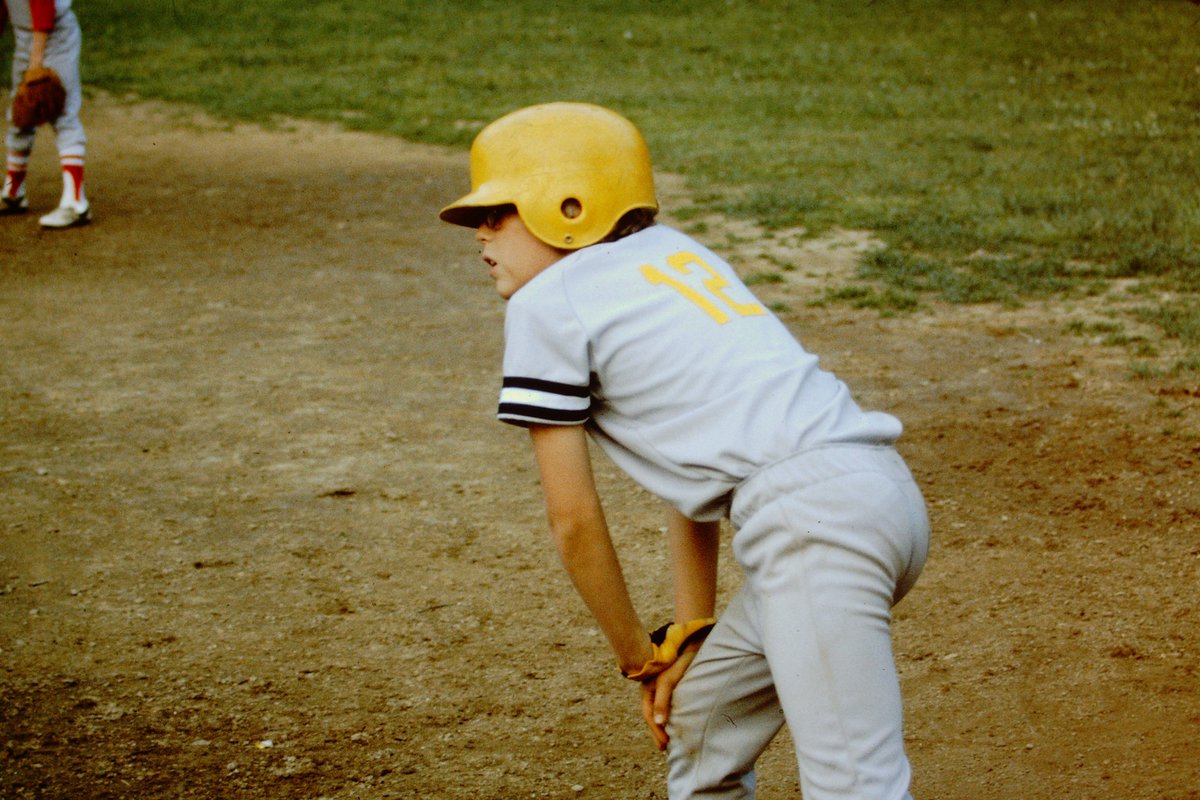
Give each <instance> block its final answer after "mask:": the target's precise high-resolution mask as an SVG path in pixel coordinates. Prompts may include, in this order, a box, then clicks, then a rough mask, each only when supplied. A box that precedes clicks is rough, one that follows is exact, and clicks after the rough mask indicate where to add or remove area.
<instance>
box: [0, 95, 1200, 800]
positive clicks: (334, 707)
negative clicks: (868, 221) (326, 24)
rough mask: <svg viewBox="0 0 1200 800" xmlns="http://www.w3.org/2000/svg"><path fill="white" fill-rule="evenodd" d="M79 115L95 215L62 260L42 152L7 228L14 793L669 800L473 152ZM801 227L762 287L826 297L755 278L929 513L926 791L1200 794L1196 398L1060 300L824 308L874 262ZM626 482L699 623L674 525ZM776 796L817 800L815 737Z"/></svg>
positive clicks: (1, 442)
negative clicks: (510, 352)
mask: <svg viewBox="0 0 1200 800" xmlns="http://www.w3.org/2000/svg"><path fill="white" fill-rule="evenodd" d="M85 121H86V123H87V124H88V132H89V138H90V145H89V147H90V159H89V165H88V175H89V193H90V195H91V199H92V201H93V204H94V207H95V212H96V222H95V224H93V225H92V226H90V227H88V228H85V229H80V230H73V231H66V232H57V233H43V232H41V231H39V230H38V228H37V223H36V217H37V215H38V214H39V213H43V212H44V211H45V210H46V209H49V208H50V207H51V206H52V205H53V203H54V201H55V200H56V199H57V196H58V192H59V183H58V177H57V174H56V167H55V163H54V153H53V145H52V141H51V138H50V137H49V136H46V137H43V138H42V139H41V140H40V142H39V150H38V151H37V152H36V153H35V159H34V164H33V167H32V174H31V178H30V184H29V186H30V191H31V192H32V198H33V203H34V207H35V208H34V212H33V213H32V214H30V215H28V216H26V217H24V218H20V219H12V218H7V219H2V220H0V341H2V342H3V344H4V351H3V362H2V363H0V491H2V494H3V497H4V498H5V502H4V504H3V506H0V795H2V796H4V797H9V798H79V797H89V798H135V797H136V798H152V797H171V798H243V797H244V798H275V797H278V798H284V797H286V798H297V797H306V798H318V797H325V798H339V799H340V798H356V797H364V798H365V797H370V798H400V797H405V798H407V797H436V798H464V799H465V798H470V799H471V800H478V798H527V797H550V798H555V797H559V798H574V797H582V798H597V799H599V798H612V799H613V800H617V799H618V798H619V799H620V800H629V798H639V797H640V798H655V797H657V798H662V797H664V796H665V791H664V781H663V763H662V760H661V757H660V756H659V754H658V753H657V751H656V750H655V749H654V748H653V746H652V745H651V743H650V740H649V737H648V736H647V735H646V734H645V732H644V731H643V730H642V724H641V722H640V718H639V714H638V710H637V704H636V692H635V689H634V687H632V686H630V685H627V682H625V681H623V680H622V679H621V678H620V677H619V676H618V675H617V674H616V670H615V668H614V666H613V663H612V660H611V658H610V656H609V654H608V652H607V650H606V646H605V644H604V642H603V640H602V638H601V637H600V636H598V635H597V633H596V631H595V629H594V627H593V625H592V624H591V622H590V619H589V617H588V615H587V613H586V611H585V609H584V608H583V607H582V604H581V603H580V602H579V601H578V600H577V599H576V597H575V595H574V593H573V591H572V590H571V588H570V585H569V583H568V581H567V579H566V577H565V575H564V574H563V573H562V571H561V569H560V567H559V566H558V564H557V562H556V559H555V557H554V555H553V552H552V549H551V547H550V545H549V543H548V541H547V537H546V534H545V532H544V523H543V519H542V512H541V509H540V505H539V492H538V486H537V481H536V475H535V472H534V470H533V465H532V460H531V456H530V455H529V454H528V452H527V446H526V442H525V438H524V436H523V434H521V432H520V431H516V430H513V429H510V428H508V427H506V426H502V425H499V424H497V423H496V422H494V421H493V410H494V408H493V407H494V402H495V397H496V391H497V381H498V374H499V357H500V338H501V322H502V315H503V306H502V304H501V302H500V301H498V300H497V299H496V298H495V296H494V293H493V291H492V288H491V286H490V281H489V280H488V278H487V277H486V274H485V273H484V270H483V269H482V268H480V266H479V262H478V260H477V255H476V250H475V247H474V244H473V242H472V240H471V237H470V236H469V234H465V233H464V232H463V231H461V230H458V229H453V228H450V227H449V226H445V225H442V224H441V223H439V222H438V221H437V220H436V210H437V209H438V208H439V207H440V206H441V205H442V204H444V202H445V201H446V200H447V199H448V198H452V197H454V196H456V195H457V193H458V192H460V191H461V190H462V189H463V188H464V185H465V175H466V156H465V154H464V153H458V152H448V151H442V150H437V149H434V148H427V147H418V146H414V145H409V144H405V143H403V142H399V141H395V140H391V139H385V138H380V137H375V136H368V135H362V134H352V133H344V132H338V131H336V130H333V129H330V128H326V127H322V126H317V125H301V124H296V125H290V126H284V127H281V128H280V129H279V130H275V131H263V130H260V129H257V128H253V127H248V126H225V125H220V124H216V123H213V122H211V121H208V120H206V119H204V118H203V117H201V116H197V115H194V114H191V113H190V112H182V111H180V110H178V109H173V108H170V107H166V106H160V105H155V104H136V103H131V102H126V101H122V100H120V99H115V98H108V97H99V98H95V99H93V100H91V101H90V102H89V104H88V106H87V108H86V119H85ZM668 183H669V182H668ZM674 185H675V186H677V185H678V184H674ZM664 194H666V192H665V193H664ZM668 202H670V201H668ZM730 231H731V229H730V228H728V227H723V226H722V225H721V224H720V221H719V220H717V221H713V222H711V223H710V225H709V229H708V233H706V234H704V236H705V237H707V238H708V239H710V240H711V241H712V243H713V244H714V246H716V247H718V248H724V247H725V245H726V244H731V240H730V236H732V237H734V239H738V240H746V244H745V247H747V248H750V249H753V248H755V247H763V248H766V246H765V245H762V242H761V239H756V237H755V236H754V235H753V233H754V232H753V231H738V230H732V233H731V232H730ZM788 237H790V238H787V247H789V248H796V249H794V250H788V251H784V252H781V251H779V250H775V251H769V248H766V249H763V250H762V252H768V253H769V258H767V259H766V261H765V262H764V263H769V264H775V265H776V266H778V261H779V260H781V259H782V260H788V261H791V260H795V261H796V262H798V263H796V264H794V265H793V266H795V267H796V269H795V270H794V274H796V275H801V276H805V279H804V280H802V281H796V282H788V283H779V284H766V285H762V286H760V287H757V288H758V289H760V290H761V293H762V294H763V296H764V299H768V300H770V301H771V302H772V303H776V304H778V307H781V308H783V307H786V308H788V309H790V310H789V311H786V312H784V318H785V320H786V322H787V323H788V324H789V325H790V326H791V327H792V328H793V329H794V330H795V331H796V332H797V334H798V335H799V336H800V337H801V339H802V340H803V341H804V342H805V343H806V344H807V345H808V346H809V347H810V348H811V349H813V350H814V351H816V352H818V353H821V354H822V357H823V360H824V361H825V363H826V364H827V365H828V366H830V367H832V368H833V369H834V370H836V371H837V372H838V373H840V374H841V375H842V376H843V377H844V378H846V379H847V381H848V382H849V383H850V384H851V386H852V387H853V388H854V389H855V390H856V393H857V394H858V396H859V397H860V399H861V400H862V402H863V403H864V405H867V406H870V407H875V408H882V409H886V410H889V411H892V412H894V413H896V414H897V415H898V416H900V417H901V418H902V419H903V420H904V421H905V424H906V428H907V432H906V435H905V437H904V439H903V440H902V448H901V449H902V451H903V452H904V454H905V455H906V456H907V458H908V459H909V461H910V463H911V464H912V466H913V468H914V471H915V472H916V474H917V475H918V477H919V479H920V481H921V483H922V486H923V487H924V489H925V491H926V493H927V497H928V500H929V504H930V508H931V513H932V518H933V524H934V531H935V539H934V548H933V553H932V556H931V559H930V562H929V565H928V568H927V570H926V572H925V575H924V577H923V578H922V581H921V582H920V583H919V584H918V586H917V588H916V589H915V590H914V591H913V593H912V594H911V595H910V596H909V598H908V599H906V600H905V601H904V603H902V604H901V605H900V606H899V608H898V609H897V614H896V624H895V642H896V650H897V657H898V662H899V666H900V670H901V674H902V679H903V682H904V690H905V700H906V711H907V728H908V736H909V741H910V754H911V757H912V760H913V765H914V773H915V784H914V792H915V794H916V795H917V796H918V797H927V798H943V800H947V799H949V798H963V799H964V800H966V799H967V798H969V799H970V800H986V799H987V798H1008V797H1013V796H1017V797H1025V798H1031V799H1033V800H1037V799H1038V798H1045V799H1047V800H1050V799H1051V798H1053V799H1054V800H1057V799H1058V798H1061V797H1072V798H1100V797H1105V798H1107V797H1122V798H1155V799H1156V800H1161V799H1163V798H1170V799H1171V800H1196V799H1197V798H1200V762H1198V761H1197V759H1196V745H1195V743H1196V741H1197V740H1198V739H1200V678H1198V675H1197V671H1198V669H1200V667H1198V665H1200V658H1198V655H1200V633H1197V631H1200V608H1198V601H1197V593H1196V588H1197V586H1198V585H1200V488H1198V487H1197V479H1196V476H1197V474H1198V472H1200V469H1198V464H1200V437H1198V436H1197V431H1198V430H1200V409H1198V403H1200V387H1197V385H1196V384H1195V383H1194V379H1190V380H1192V382H1190V383H1189V382H1187V381H1185V380H1184V379H1183V378H1159V379H1153V380H1140V381H1135V380H1132V379H1131V378H1130V377H1129V371H1128V358H1129V356H1128V354H1127V353H1126V352H1125V351H1124V350H1123V349H1120V348H1106V347H1101V346H1098V345H1096V344H1094V343H1091V342H1088V341H1085V340H1083V339H1080V338H1078V337H1074V336H1070V335H1067V334H1065V333H1064V332H1063V331H1064V326H1065V324H1066V322H1068V321H1069V320H1070V319H1071V318H1072V315H1073V314H1075V313H1076V311H1075V310H1073V309H1071V308H1070V307H1068V306H1066V305H1064V304H1051V303H1047V304H1042V305H1036V306H1028V307H1026V308H1025V309H1022V310H1019V311H1005V310H1002V309H996V308H942V307H929V308H927V309H926V310H925V311H922V312H920V313H917V314H913V315H911V316H905V317H896V318H880V317H878V316H877V315H876V314H874V313H873V312H867V311H856V310H853V309H846V308H838V307H825V308H812V307H809V306H807V305H806V304H805V300H806V298H807V297H809V296H812V295H813V294H815V293H816V292H819V291H820V289H821V286H822V284H823V282H827V281H829V280H836V279H837V278H838V276H839V275H844V274H846V272H847V271H848V270H849V269H850V266H849V265H850V264H851V263H852V260H851V259H852V256H853V254H854V253H855V252H857V249H856V248H861V247H865V246H870V240H869V237H866V236H865V235H862V234H853V235H849V234H848V235H847V236H846V237H844V238H843V239H842V240H839V242H838V243H837V246H834V245H833V244H831V243H828V242H825V243H813V242H807V241H802V240H799V239H796V238H795V237H794V235H792V234H788ZM785 238H786V237H785ZM726 252H728V251H726ZM751 255H752V254H751ZM740 263H741V264H742V265H743V267H744V268H745V269H747V270H748V271H750V270H754V269H756V268H757V267H756V266H755V265H754V264H752V263H748V262H747V261H741V262H740ZM598 473H599V477H600V480H601V481H602V483H603V487H604V491H605V493H606V496H607V498H608V511H609V514H610V517H611V522H612V524H613V527H614V530H615V532H616V534H615V535H616V537H617V539H618V545H619V547H620V548H621V550H622V553H623V555H624V556H625V560H626V562H627V565H628V571H629V580H630V583H631V585H632V588H633V590H634V592H635V594H636V596H637V598H638V600H639V603H640V608H641V611H642V613H643V615H644V618H645V619H646V620H647V621H654V620H660V619H662V618H665V617H666V616H667V614H668V609H669V602H670V599H669V592H668V587H667V585H666V583H665V581H664V579H663V577H662V576H663V572H664V569H663V567H664V562H665V554H664V552H663V549H662V547H661V542H660V540H659V528H660V526H661V524H662V523H661V519H660V512H659V509H658V508H657V506H656V505H655V503H653V502H651V501H650V499H649V498H647V497H646V496H645V495H644V494H643V493H642V492H641V491H640V490H638V489H636V488H635V487H633V486H631V485H630V484H629V483H628V482H627V481H626V480H625V479H623V478H622V477H621V476H620V475H619V474H618V473H617V472H616V471H615V469H613V468H612V467H611V466H610V465H608V464H607V463H606V462H599V464H598ZM737 582H738V576H737V571H736V568H735V567H734V566H733V565H732V564H731V563H730V562H728V561H727V562H726V563H725V565H724V571H723V577H722V584H721V585H722V595H723V596H726V597H727V596H728V595H729V594H730V593H731V592H732V591H733V590H734V589H735V588H736V585H737ZM760 780H761V788H760V797H762V798H766V799H767V800H771V799H772V798H783V797H794V796H796V794H797V793H796V788H795V774H794V766H792V765H791V758H790V755H789V754H788V752H787V743H786V740H785V739H784V740H780V741H779V742H777V744H776V745H775V746H773V748H772V750H771V751H770V752H769V753H768V755H767V756H766V757H765V758H764V761H763V765H762V770H761V776H760Z"/></svg>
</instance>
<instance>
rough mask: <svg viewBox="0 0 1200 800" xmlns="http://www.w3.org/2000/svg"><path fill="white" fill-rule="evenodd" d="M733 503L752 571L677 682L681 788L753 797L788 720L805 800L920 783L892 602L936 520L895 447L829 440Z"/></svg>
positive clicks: (681, 795)
mask: <svg viewBox="0 0 1200 800" xmlns="http://www.w3.org/2000/svg"><path fill="white" fill-rule="evenodd" d="M731 518H732V521H733V524H734V526H735V528H736V533H735V534H734V538H733V549H734V555H735V557H736V559H737V561H738V563H739V564H740V565H741V567H742V569H743V570H744V572H745V583H744V585H743V587H742V589H741V591H740V592H739V593H738V595H737V596H736V597H735V598H734V599H733V600H732V601H731V603H730V605H729V607H728V608H727V609H726V610H725V612H724V613H723V614H722V615H721V617H720V619H719V620H718V622H717V625H716V626H715V627H714V628H713V631H712V633H711V634H709V637H708V639H707V641H706V642H705V643H704V646H703V647H701V649H700V651H699V653H698V654H697V656H696V659H695V660H694V661H693V662H692V665H691V666H690V668H689V669H688V671H687V673H686V674H685V675H684V678H683V680H682V681H681V682H680V684H679V686H677V687H676V689H675V694H674V697H673V701H672V709H671V716H670V720H669V722H668V733H669V734H670V737H671V743H670V745H669V747H668V751H667V759H668V793H669V796H670V798H671V800H685V798H694V797H704V798H728V799H730V800H732V799H733V798H739V799H740V798H753V797H754V791H755V778H754V763H755V761H756V760H757V758H758V756H759V755H760V754H761V753H762V752H763V750H764V749H766V747H767V745H768V744H769V743H770V741H771V739H772V738H773V737H774V736H775V734H776V733H777V732H778V731H779V729H780V727H781V726H782V725H783V724H784V722H785V721H786V723H787V725H788V728H789V730H790V732H791V734H792V738H793V740H794V742H795V747H796V757H797V760H798V763H799V774H800V783H801V790H802V792H803V795H804V798H805V800H835V799H836V800H848V798H854V799H855V800H901V798H909V797H910V795H909V779H910V774H911V772H910V768H909V763H908V758H907V756H906V755H905V752H904V742H903V733H902V719H901V716H902V715H901V705H900V687H899V680H898V677H897V674H896V667H895V660H894V658H893V655H892V647H891V633H890V622H891V607H892V605H893V604H894V603H896V602H898V601H899V600H900V598H901V597H903V596H904V594H905V593H906V592H908V590H909V589H910V588H912V585H913V583H914V582H915V581H916V579H917V576H918V575H919V574H920V571H921V568H922V567H923V566H924V563H925V558H926V555H927V553H928V546H929V522H928V518H927V516H926V511H925V503H924V500H923V499H922V497H921V493H920V490H919V489H918V488H917V486H916V483H915V482H914V481H913V479H912V475H911V473H910V472H909V470H908V468H907V467H906V466H905V464H904V462H903V460H902V459H901V457H900V456H899V454H897V453H896V452H895V450H894V449H892V448H891V447H872V446H830V447H823V448H819V449H815V450H811V451H806V452H804V453H800V454H797V455H795V456H792V457H791V458H788V459H785V460H784V461H782V462H779V463H777V464H773V465H771V466H769V467H766V468H764V469H762V470H760V471H759V472H756V473H755V474H754V475H752V476H751V477H750V478H748V479H747V480H746V481H744V482H743V483H742V485H741V486H739V487H738V489H737V491H736V493H735V495H734V501H733V508H732V512H731Z"/></svg>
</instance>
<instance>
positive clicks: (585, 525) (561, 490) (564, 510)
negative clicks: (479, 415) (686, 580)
mask: <svg viewBox="0 0 1200 800" xmlns="http://www.w3.org/2000/svg"><path fill="white" fill-rule="evenodd" d="M529 433H530V439H531V441H532V442H533V452H534V456H535V457H536V458H537V463H538V471H539V473H540V475H541V480H542V492H543V493H544V495H545V499H546V517H547V520H548V521H549V523H550V532H551V534H552V535H553V537H554V544H555V547H556V548H557V549H558V554H559V558H561V559H562V562H563V566H565V567H566V569H567V574H568V575H570V577H571V581H572V582H573V583H574V584H575V588H576V590H577V591H578V592H579V595H580V597H582V598H583V601H584V603H585V604H586V605H587V607H588V608H589V609H590V610H591V612H592V615H593V616H594V617H595V618H596V622H597V623H598V624H599V625H600V629H601V630H602V631H604V635H605V636H606V637H607V638H608V642H609V644H610V645H611V646H612V649H613V652H614V653H616V656H617V662H618V664H619V665H620V667H621V669H622V670H625V671H629V672H632V671H634V670H636V669H638V668H640V667H641V666H642V665H643V664H644V663H646V661H648V660H649V659H650V658H651V657H652V656H653V650H652V648H651V646H650V640H649V637H648V636H647V634H646V628H645V627H644V626H643V625H642V622H641V620H640V619H639V618H638V615H637V612H636V611H635V610H634V607H633V602H632V601H631V600H630V597H629V590H628V588H627V586H626V584H625V577H624V574H623V573H622V571H621V565H620V562H619V561H618V559H617V554H616V550H615V549H614V548H613V544H612V538H611V537H610V535H609V532H608V524H607V522H606V521H605V518H604V510H603V508H602V507H601V504H600V497H599V494H598V493H597V491H596V483H595V479H594V477H593V475H592V465H591V458H590V455H589V453H588V444H587V434H586V432H585V431H584V429H583V428H582V427H581V426H578V425H573V426H563V427H559V426H552V425H535V426H531V427H530V429H529Z"/></svg>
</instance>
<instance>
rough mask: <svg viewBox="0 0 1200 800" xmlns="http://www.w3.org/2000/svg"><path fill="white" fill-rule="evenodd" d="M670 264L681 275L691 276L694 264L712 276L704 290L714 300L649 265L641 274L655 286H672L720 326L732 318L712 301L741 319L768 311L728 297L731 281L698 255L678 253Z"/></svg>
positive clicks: (671, 259)
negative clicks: (718, 302) (727, 292)
mask: <svg viewBox="0 0 1200 800" xmlns="http://www.w3.org/2000/svg"><path fill="white" fill-rule="evenodd" d="M667 263H668V264H669V265H671V267H672V268H673V269H674V270H675V271H676V272H678V273H679V274H680V275H690V274H691V273H692V268H691V265H692V264H695V265H696V266H698V267H700V268H701V269H702V270H704V271H705V272H707V273H708V275H709V277H707V278H705V279H704V281H703V283H704V288H705V289H707V290H708V293H709V295H711V297H709V296H706V295H705V294H704V293H703V292H700V291H698V290H696V289H693V288H692V287H691V286H688V285H687V284H686V283H684V282H683V281H681V280H679V279H678V278H674V277H672V276H670V275H668V274H667V273H665V272H663V271H662V270H659V269H656V268H655V267H652V266H650V265H649V264H646V265H645V266H644V267H642V275H643V276H644V277H645V278H646V280H648V281H650V283H652V284H654V285H656V286H658V285H662V284H666V285H667V286H670V287H671V288H672V289H674V290H675V291H677V292H679V293H680V294H681V295H683V296H684V297H686V298H687V299H688V300H691V301H692V302H693V303H695V304H696V305H697V306H699V307H700V309H701V310H702V311H703V312H704V313H706V314H708V315H709V316H710V317H712V318H713V319H714V320H716V321H717V324H718V325H724V324H725V323H726V322H729V320H730V319H731V317H730V316H729V314H727V313H726V312H725V309H724V308H722V307H721V305H718V304H717V303H715V302H713V301H714V299H715V300H719V301H720V302H721V304H723V305H724V306H725V308H728V309H729V310H731V311H733V313H735V314H737V315H738V316H740V317H758V316H762V315H763V314H766V313H767V311H766V309H764V308H763V307H762V306H760V305H758V304H757V303H739V302H737V301H736V300H734V299H733V298H732V297H730V296H729V295H727V294H725V290H726V289H728V288H729V281H727V280H725V278H724V277H722V276H721V274H720V273H719V272H717V271H716V270H715V269H713V268H712V267H710V266H709V265H708V264H706V263H705V262H704V261H703V260H701V259H700V257H699V256H697V255H695V254H693V253H686V252H679V253H675V254H674V255H672V256H669V257H668V258H667Z"/></svg>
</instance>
